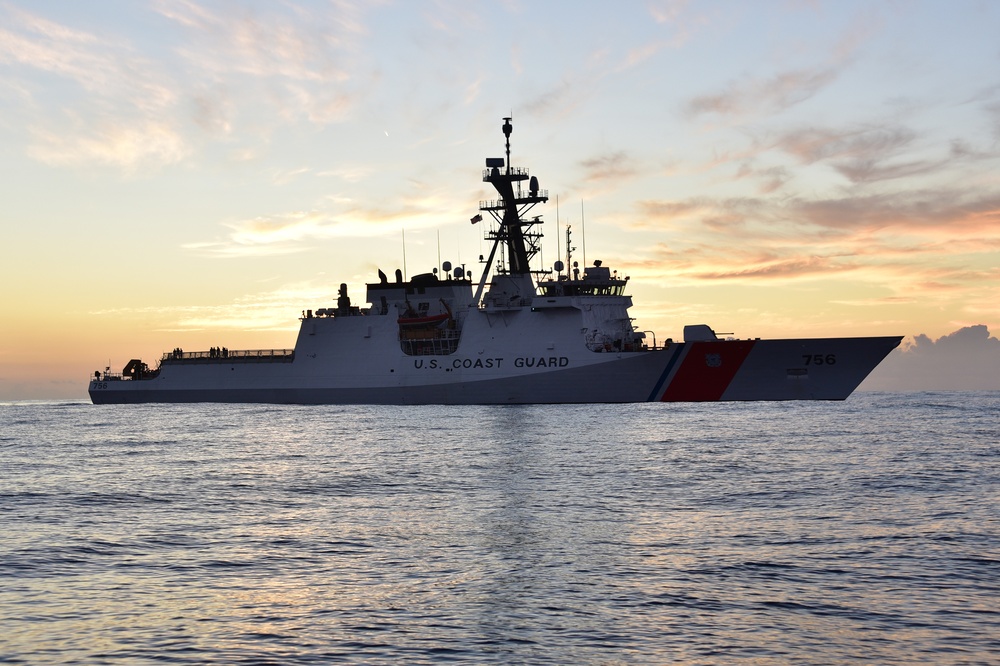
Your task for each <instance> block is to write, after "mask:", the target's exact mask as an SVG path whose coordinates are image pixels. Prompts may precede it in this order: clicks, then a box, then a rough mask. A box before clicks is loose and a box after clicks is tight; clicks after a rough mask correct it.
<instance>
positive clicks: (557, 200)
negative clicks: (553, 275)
mask: <svg viewBox="0 0 1000 666" xmlns="http://www.w3.org/2000/svg"><path fill="white" fill-rule="evenodd" d="M561 254H562V248H561V247H559V195H558V194H557V195H556V259H558V258H559V255H561ZM557 275H559V276H560V277H561V276H562V271H559V272H558V273H557Z"/></svg>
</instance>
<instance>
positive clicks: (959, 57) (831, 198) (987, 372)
mask: <svg viewBox="0 0 1000 666" xmlns="http://www.w3.org/2000/svg"><path fill="white" fill-rule="evenodd" d="M997 34H1000V3H998V2H995V1H993V0H954V1H950V2H938V1H926V2H917V1H913V2H911V1H905V0H886V1H884V2H873V1H867V2H851V1H844V0H836V1H829V2H827V1H823V0H812V1H806V0H801V1H800V0H771V1H768V0H761V1H760V2H737V1H730V2H715V1H708V0H704V1H696V0H689V1H686V2H685V1H678V0H649V1H634V2H632V1H627V0H625V1H622V2H616V3H608V2H590V1H574V2H545V1H535V2H528V1H527V0H524V1H521V0H500V1H494V2H478V1H475V0H461V1H455V2H452V1H450V0H440V1H430V0H427V1H421V0H406V1H403V0H399V1H395V2H394V1H391V0H382V1H378V0H374V1H365V2H353V1H351V0H337V1H328V2H319V1H316V2H304V1H302V2H293V1H291V0H285V1H278V0H269V1H260V2H254V1H241V2H236V1H226V0H218V1H208V0H101V1H96V2H77V1H73V0H31V1H30V2H28V1H23V2H12V1H10V0H0V202H2V206H0V224H2V232H3V240H2V243H0V279H2V280H3V284H4V285H5V289H4V291H3V293H4V295H3V300H2V314H0V400H23V399H62V398H67V399H69V398H82V397H85V396H86V384H87V379H88V377H89V376H90V375H92V374H93V371H94V370H96V369H101V370H103V369H104V368H105V367H107V366H110V367H111V368H112V369H113V370H119V371H120V370H121V367H122V366H124V365H125V363H127V362H128V360H129V359H131V358H142V359H144V360H146V361H147V362H150V363H151V364H153V363H155V361H156V359H158V358H159V357H160V355H161V354H162V353H163V352H164V351H167V350H170V349H173V348H175V347H181V348H184V349H185V350H192V351H193V350H200V349H206V350H207V349H208V348H209V347H211V346H226V347H228V348H230V349H270V348H290V347H292V346H293V345H294V340H295V335H296V332H297V329H298V324H299V321H298V318H299V316H300V314H301V312H302V311H303V310H305V309H314V310H315V309H318V308H321V307H329V306H331V305H332V304H333V303H334V302H335V300H336V297H337V287H338V286H339V284H340V283H342V282H344V283H346V284H347V285H348V288H349V292H350V294H351V296H352V297H353V299H354V302H355V304H358V302H359V301H363V300H364V285H365V283H366V282H371V281H376V280H377V273H376V272H377V270H378V269H380V268H381V269H382V270H384V271H385V272H387V273H389V274H391V272H392V271H393V270H395V269H396V268H403V267H404V264H405V268H406V272H407V274H408V275H413V274H415V273H423V272H429V271H430V270H431V269H432V268H433V267H434V266H436V265H438V257H439V256H440V258H441V260H442V261H444V260H448V261H451V262H452V263H453V264H456V265H465V266H466V267H467V268H469V269H470V270H473V271H474V273H475V274H476V275H477V276H478V274H479V271H480V270H481V266H480V264H479V261H478V259H479V255H480V254H488V251H489V247H488V245H486V243H485V242H484V241H483V239H482V233H483V231H484V225H476V226H473V225H470V224H469V219H470V218H471V217H472V216H473V215H475V214H476V213H477V212H478V205H479V201H480V200H483V199H490V198H494V196H495V193H494V192H493V191H492V190H491V189H490V186H489V185H488V184H484V183H483V182H482V176H481V173H482V168H483V165H484V158H486V157H497V156H502V155H503V135H502V133H501V131H500V128H501V125H502V118H503V117H504V116H512V117H513V126H514V131H513V134H512V136H511V153H512V163H513V165H515V166H523V167H528V168H530V169H531V173H532V175H535V176H537V177H538V179H539V181H540V184H541V186H542V187H543V188H544V189H547V190H548V191H549V195H550V201H549V203H548V204H547V205H545V206H544V207H539V208H536V209H535V211H533V212H535V213H541V214H542V215H543V218H542V219H543V220H544V223H545V224H544V231H545V233H546V245H545V248H544V250H543V251H542V253H541V254H540V255H539V256H538V257H537V258H536V260H535V267H536V268H538V269H545V268H549V267H551V266H552V264H553V262H554V261H555V260H556V259H557V258H558V254H559V253H560V251H561V253H562V254H563V255H564V254H565V228H566V226H567V225H569V226H570V228H571V232H572V233H573V245H574V246H576V248H577V251H576V254H575V256H574V259H577V260H579V261H581V263H583V261H584V260H586V264H587V265H589V264H591V263H593V260H595V259H601V260H602V261H603V262H604V265H606V266H611V267H612V268H614V269H617V270H618V271H619V273H622V274H625V275H628V276H629V277H630V282H629V288H628V292H629V293H630V294H631V295H632V297H633V300H634V303H635V305H634V306H633V308H632V314H633V316H635V317H636V318H637V321H636V324H637V326H638V327H639V328H640V329H642V330H651V331H655V332H656V335H657V338H658V339H664V338H667V337H673V338H675V339H680V337H681V331H682V329H683V326H684V325H685V324H692V323H707V324H709V325H711V326H712V327H713V328H715V330H716V331H719V332H725V333H731V334H732V335H734V336H736V337H744V338H746V337H763V338H780V337H800V336H802V337H827V336H863V335H904V336H906V338H905V340H904V343H903V345H902V347H901V349H900V350H899V351H897V352H894V353H893V355H891V356H890V358H889V359H887V360H886V362H885V363H884V364H883V366H880V367H879V368H878V369H877V370H876V371H875V373H873V375H872V377H871V378H870V379H869V380H868V381H867V382H866V383H865V385H863V388H874V389H880V390H901V389H925V390H933V389H1000V342H998V340H997V338H996V331H998V330H1000V41H998V40H997V38H996V36H997ZM557 197H558V205H557V204H556V199H557ZM557 239H558V241H559V243H560V246H559V247H558V249H557V246H556V242H557ZM404 241H405V242H404Z"/></svg>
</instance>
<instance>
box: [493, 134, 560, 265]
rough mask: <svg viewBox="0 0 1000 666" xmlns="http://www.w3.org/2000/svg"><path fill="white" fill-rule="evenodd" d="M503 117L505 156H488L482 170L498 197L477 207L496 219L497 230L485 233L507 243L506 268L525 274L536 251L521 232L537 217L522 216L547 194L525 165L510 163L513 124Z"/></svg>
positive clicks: (534, 236) (495, 241) (534, 222)
mask: <svg viewBox="0 0 1000 666" xmlns="http://www.w3.org/2000/svg"><path fill="white" fill-rule="evenodd" d="M503 120H504V123H503V127H502V129H503V133H504V137H505V138H506V141H505V146H504V149H505V154H506V157H505V158H504V157H490V158H487V159H486V170H485V171H484V172H483V182H486V183H490V184H491V185H493V187H494V188H495V189H496V191H497V194H498V195H499V196H500V198H499V199H498V200H496V201H482V202H480V204H479V210H481V211H484V212H488V213H490V214H491V215H492V216H493V218H494V219H495V220H496V221H497V222H498V223H499V226H498V228H497V230H496V232H494V233H492V234H489V235H488V236H487V237H488V238H490V239H491V240H493V241H494V243H496V244H500V243H503V244H504V245H505V246H506V249H507V268H506V272H507V273H508V274H509V275H511V276H524V275H529V274H530V273H531V267H530V265H529V261H530V260H531V257H533V256H534V255H535V254H537V253H538V248H537V246H536V245H535V244H534V242H530V243H529V242H527V241H526V239H525V232H524V230H525V228H526V227H531V226H534V225H535V224H537V223H538V220H537V218H536V219H535V220H529V221H525V220H524V216H525V214H526V213H527V212H528V211H529V210H531V209H532V208H533V207H534V206H535V205H536V204H539V203H544V202H546V201H548V200H549V196H548V192H547V191H546V190H540V189H538V179H537V178H534V177H531V176H529V174H528V169H526V168H523V167H514V166H511V164H510V135H511V132H513V130H514V128H513V125H511V118H510V117H506V118H504V119H503ZM526 180H527V181H528V191H527V192H525V191H524V190H522V188H521V183H522V182H523V181H526ZM515 184H516V187H515ZM538 236H539V235H538V234H534V235H532V236H531V240H532V241H534V240H536V239H537V238H538ZM487 268H489V266H487ZM484 277H485V276H484Z"/></svg>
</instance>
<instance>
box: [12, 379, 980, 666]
mask: <svg viewBox="0 0 1000 666" xmlns="http://www.w3.org/2000/svg"><path fill="white" fill-rule="evenodd" d="M0 662H2V663H13V664H56V663H57V664H70V663H72V664H87V665H91V664H154V663H170V664H327V663H355V664H431V663H448V662H452V663H493V664H669V663H680V664H998V663H1000V393H996V392H990V393H895V394H894V393H857V394H855V395H854V396H853V397H851V398H850V399H849V400H847V401H846V402H834V403H815V402H813V403H809V402H803V403H748V404H672V405H660V404H657V405H646V404H643V405H626V406H611V405H584V406H504V407H381V406H380V407H367V406H360V407H359V406H350V407H300V406H269V405H255V406H240V405H219V404H207V405H180V406H172V405H151V406H93V405H90V404H88V403H83V402H40V403H3V404H0Z"/></svg>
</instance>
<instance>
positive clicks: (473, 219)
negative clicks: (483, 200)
mask: <svg viewBox="0 0 1000 666" xmlns="http://www.w3.org/2000/svg"><path fill="white" fill-rule="evenodd" d="M469 221H470V222H472V223H473V224H475V223H476V222H482V221H483V216H482V214H481V213H476V216H475V217H474V218H472V219H471V220H469Z"/></svg>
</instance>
